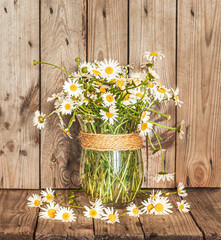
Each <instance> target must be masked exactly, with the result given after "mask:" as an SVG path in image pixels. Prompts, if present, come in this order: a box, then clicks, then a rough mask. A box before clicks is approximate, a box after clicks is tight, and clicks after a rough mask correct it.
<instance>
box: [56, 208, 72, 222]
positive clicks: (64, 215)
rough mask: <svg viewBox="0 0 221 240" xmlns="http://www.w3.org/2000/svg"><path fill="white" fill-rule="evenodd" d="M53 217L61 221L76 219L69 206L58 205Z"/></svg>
mask: <svg viewBox="0 0 221 240" xmlns="http://www.w3.org/2000/svg"><path fill="white" fill-rule="evenodd" d="M55 219H56V220H60V221H62V222H75V221H76V217H75V214H74V211H73V209H71V208H70V207H60V208H59V209H58V210H57V212H56V214H55Z"/></svg>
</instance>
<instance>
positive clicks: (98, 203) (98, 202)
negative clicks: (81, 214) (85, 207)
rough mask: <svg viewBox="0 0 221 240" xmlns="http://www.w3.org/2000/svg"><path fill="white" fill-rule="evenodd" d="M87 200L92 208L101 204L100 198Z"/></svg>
mask: <svg viewBox="0 0 221 240" xmlns="http://www.w3.org/2000/svg"><path fill="white" fill-rule="evenodd" d="M89 202H90V204H91V207H92V208H96V207H101V206H102V200H101V199H99V198H97V199H96V200H95V202H91V201H89Z"/></svg>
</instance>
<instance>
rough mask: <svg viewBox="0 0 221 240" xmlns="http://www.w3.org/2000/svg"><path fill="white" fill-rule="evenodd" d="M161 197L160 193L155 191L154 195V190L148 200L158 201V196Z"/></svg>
mask: <svg viewBox="0 0 221 240" xmlns="http://www.w3.org/2000/svg"><path fill="white" fill-rule="evenodd" d="M161 195H162V193H161V191H157V192H156V193H155V192H154V189H153V191H152V193H151V194H150V198H151V199H152V200H156V199H159V198H160V196H161Z"/></svg>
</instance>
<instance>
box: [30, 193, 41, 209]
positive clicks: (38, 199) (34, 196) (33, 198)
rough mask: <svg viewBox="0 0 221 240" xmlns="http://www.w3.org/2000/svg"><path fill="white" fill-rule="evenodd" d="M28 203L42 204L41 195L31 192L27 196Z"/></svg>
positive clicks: (36, 205)
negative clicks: (30, 194)
mask: <svg viewBox="0 0 221 240" xmlns="http://www.w3.org/2000/svg"><path fill="white" fill-rule="evenodd" d="M28 201H29V202H28V203H27V205H28V206H29V207H35V208H37V207H40V206H41V205H42V198H41V196H39V195H37V194H32V196H30V197H28Z"/></svg>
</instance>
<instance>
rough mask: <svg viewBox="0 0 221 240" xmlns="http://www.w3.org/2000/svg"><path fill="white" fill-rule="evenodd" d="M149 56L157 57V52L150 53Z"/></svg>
mask: <svg viewBox="0 0 221 240" xmlns="http://www.w3.org/2000/svg"><path fill="white" fill-rule="evenodd" d="M150 56H158V53H157V52H151V53H150Z"/></svg>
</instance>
